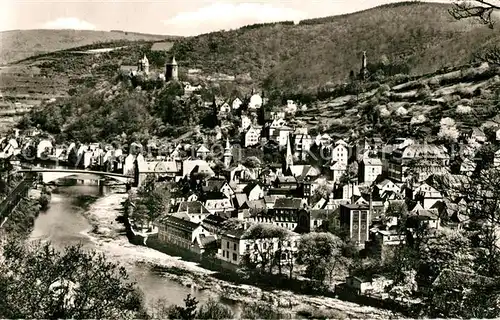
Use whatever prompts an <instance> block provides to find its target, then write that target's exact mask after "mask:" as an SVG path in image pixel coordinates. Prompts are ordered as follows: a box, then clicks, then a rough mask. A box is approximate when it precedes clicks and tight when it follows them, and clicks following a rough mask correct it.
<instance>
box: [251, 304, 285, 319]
mask: <svg viewBox="0 0 500 320" xmlns="http://www.w3.org/2000/svg"><path fill="white" fill-rule="evenodd" d="M241 319H283V313H281V312H280V311H279V310H277V309H274V308H273V307H272V306H271V305H270V304H268V303H265V302H254V303H251V304H244V305H243V308H242V310H241Z"/></svg>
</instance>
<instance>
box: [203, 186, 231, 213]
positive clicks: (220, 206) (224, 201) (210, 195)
mask: <svg viewBox="0 0 500 320" xmlns="http://www.w3.org/2000/svg"><path fill="white" fill-rule="evenodd" d="M203 201H204V204H205V207H206V208H207V209H208V211H210V213H218V214H224V215H227V216H229V217H230V216H231V214H232V212H233V211H234V206H233V202H232V201H231V199H229V198H228V197H227V196H226V195H225V194H224V193H222V192H220V191H217V192H207V193H205V194H204V195H203Z"/></svg>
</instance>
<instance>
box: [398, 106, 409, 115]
mask: <svg viewBox="0 0 500 320" xmlns="http://www.w3.org/2000/svg"><path fill="white" fill-rule="evenodd" d="M407 114H408V110H406V109H405V108H404V107H399V108H398V109H397V110H396V115H398V116H400V117H404V116H406V115H407Z"/></svg>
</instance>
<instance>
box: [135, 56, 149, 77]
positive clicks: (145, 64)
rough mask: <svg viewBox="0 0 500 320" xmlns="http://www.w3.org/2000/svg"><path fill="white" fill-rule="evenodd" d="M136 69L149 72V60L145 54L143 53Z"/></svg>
mask: <svg viewBox="0 0 500 320" xmlns="http://www.w3.org/2000/svg"><path fill="white" fill-rule="evenodd" d="M137 69H138V71H142V72H144V73H145V74H149V60H148V58H147V57H146V54H144V57H143V58H142V59H141V60H139V66H138V68H137Z"/></svg>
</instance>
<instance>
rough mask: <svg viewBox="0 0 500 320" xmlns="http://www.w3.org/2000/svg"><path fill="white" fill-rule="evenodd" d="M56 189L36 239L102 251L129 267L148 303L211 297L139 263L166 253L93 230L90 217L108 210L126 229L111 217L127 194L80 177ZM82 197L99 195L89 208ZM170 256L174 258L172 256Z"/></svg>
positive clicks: (39, 221)
mask: <svg viewBox="0 0 500 320" xmlns="http://www.w3.org/2000/svg"><path fill="white" fill-rule="evenodd" d="M55 191H56V192H54V193H53V194H52V199H51V202H50V206H49V208H48V209H47V210H46V211H45V212H41V213H40V215H39V216H38V218H37V219H36V221H35V225H34V229H33V231H32V233H31V239H32V240H42V241H50V242H51V244H52V245H53V246H54V247H55V248H58V249H62V248H64V247H66V246H69V245H75V244H82V245H83V247H84V248H85V249H92V250H97V251H98V252H102V253H103V254H104V255H106V257H108V259H109V260H111V261H114V262H116V263H119V264H121V265H123V266H124V267H125V268H126V269H127V271H128V273H129V275H130V277H131V278H132V279H133V280H134V281H135V282H137V285H138V287H139V288H140V289H141V290H142V291H143V293H144V297H145V300H146V304H147V305H148V306H151V305H152V304H153V303H155V302H156V301H157V300H158V299H163V300H164V301H166V302H167V304H180V305H182V304H183V299H184V297H186V295H187V294H188V293H191V294H192V295H194V296H196V297H197V299H198V300H199V301H205V300H206V299H208V297H209V293H208V292H204V291H199V290H195V289H191V288H188V287H185V286H183V285H181V284H180V283H177V282H175V281H172V280H169V279H167V278H165V277H162V276H161V274H158V273H155V272H153V271H151V270H150V268H149V267H148V266H147V265H145V264H140V263H138V262H153V261H157V260H158V259H161V258H162V256H166V255H163V254H162V253H160V252H158V251H156V250H153V249H150V248H146V247H139V246H134V245H132V244H130V243H129V242H128V240H127V238H126V236H125V235H124V234H123V233H114V234H113V236H108V235H107V234H106V233H104V234H103V233H101V232H100V233H99V234H95V233H93V232H92V231H93V226H92V225H91V223H90V222H89V220H88V218H87V217H88V216H91V217H92V216H93V215H95V214H99V212H100V213H101V214H102V213H103V212H105V213H108V215H109V216H110V220H109V221H110V222H109V223H110V224H113V223H114V228H116V229H120V228H123V227H122V226H121V225H120V224H119V223H118V222H114V221H113V220H114V218H113V219H111V215H113V217H114V216H116V210H117V209H118V208H117V207H119V205H118V204H119V202H121V201H122V200H123V199H124V198H125V197H126V195H125V194H119V193H114V192H111V191H110V190H109V187H104V188H102V187H101V188H99V187H98V185H97V184H90V183H89V182H87V181H85V182H82V181H81V180H78V182H77V183H76V184H75V185H71V186H58V187H57V190H55ZM102 193H104V194H102ZM81 196H94V197H99V198H98V199H97V200H96V202H95V203H94V204H92V205H90V206H88V209H84V208H83V207H85V206H83V207H82V206H81V204H79V201H78V199H81ZM86 210H87V211H86ZM111 210H114V211H115V213H114V212H112V211H111ZM166 257H168V256H166ZM169 258H170V259H172V257H169ZM149 260H151V261H149Z"/></svg>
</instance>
